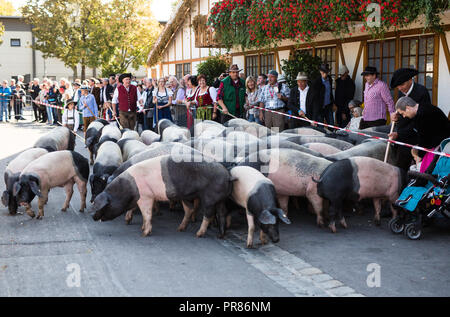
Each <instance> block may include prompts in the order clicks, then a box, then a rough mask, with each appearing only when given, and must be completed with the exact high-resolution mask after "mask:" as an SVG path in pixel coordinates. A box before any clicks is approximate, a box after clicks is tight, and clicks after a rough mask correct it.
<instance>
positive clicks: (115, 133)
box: [94, 124, 122, 155]
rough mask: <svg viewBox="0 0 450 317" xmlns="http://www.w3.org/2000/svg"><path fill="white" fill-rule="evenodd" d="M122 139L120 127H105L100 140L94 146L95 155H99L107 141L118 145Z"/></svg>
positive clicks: (110, 125)
mask: <svg viewBox="0 0 450 317" xmlns="http://www.w3.org/2000/svg"><path fill="white" fill-rule="evenodd" d="M121 137H122V132H120V129H119V128H118V127H116V126H114V125H112V124H109V125H106V126H104V127H103V129H102V132H101V134H100V139H99V140H98V142H97V144H95V146H94V155H97V151H98V149H99V148H100V146H101V145H102V144H103V143H105V142H106V141H112V142H116V143H117V141H119V140H120V138H121Z"/></svg>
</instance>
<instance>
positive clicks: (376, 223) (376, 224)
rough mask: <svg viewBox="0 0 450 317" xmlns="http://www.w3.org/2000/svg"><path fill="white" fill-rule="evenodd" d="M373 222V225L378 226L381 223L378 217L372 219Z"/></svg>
mask: <svg viewBox="0 0 450 317" xmlns="http://www.w3.org/2000/svg"><path fill="white" fill-rule="evenodd" d="M373 222H374V223H375V226H377V227H379V226H380V225H381V220H380V219H376V218H375V219H374V220H373Z"/></svg>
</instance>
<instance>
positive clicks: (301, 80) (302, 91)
mask: <svg viewBox="0 0 450 317" xmlns="http://www.w3.org/2000/svg"><path fill="white" fill-rule="evenodd" d="M296 80H297V87H294V88H292V89H291V92H290V94H289V95H290V96H289V102H288V108H289V110H290V111H291V112H292V115H294V116H298V117H303V118H307V119H312V118H315V117H316V114H315V113H314V110H315V109H314V104H313V91H312V89H311V88H310V87H309V86H308V76H307V75H306V73H302V72H300V73H298V75H297V78H296ZM304 126H309V122H307V121H302V120H299V119H291V120H289V129H295V128H300V127H304Z"/></svg>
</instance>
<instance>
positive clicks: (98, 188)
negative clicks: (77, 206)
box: [89, 141, 123, 203]
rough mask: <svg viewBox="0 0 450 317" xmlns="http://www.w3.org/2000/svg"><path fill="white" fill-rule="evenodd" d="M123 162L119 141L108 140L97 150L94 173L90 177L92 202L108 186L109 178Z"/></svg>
mask: <svg viewBox="0 0 450 317" xmlns="http://www.w3.org/2000/svg"><path fill="white" fill-rule="evenodd" d="M122 163H123V160H122V151H121V150H120V147H119V146H118V145H117V143H114V142H111V141H106V142H105V143H103V144H102V145H101V146H100V148H99V149H98V151H97V157H96V158H95V163H94V169H93V174H92V175H91V176H90V177H89V184H90V185H91V193H92V196H91V203H92V202H93V201H94V199H95V197H96V196H97V195H99V194H100V193H101V192H102V191H103V190H104V189H105V187H106V185H107V182H108V178H109V177H110V176H111V175H112V174H113V173H114V171H115V170H116V169H117V168H118V167H119V166H120V165H121V164H122Z"/></svg>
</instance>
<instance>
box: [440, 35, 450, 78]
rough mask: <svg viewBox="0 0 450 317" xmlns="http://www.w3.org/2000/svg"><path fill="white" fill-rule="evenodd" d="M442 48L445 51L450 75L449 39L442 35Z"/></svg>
mask: <svg viewBox="0 0 450 317" xmlns="http://www.w3.org/2000/svg"><path fill="white" fill-rule="evenodd" d="M441 42H442V48H443V49H444V55H445V60H446V61H447V67H448V72H449V74H450V51H449V48H448V43H447V37H446V36H445V33H441Z"/></svg>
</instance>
